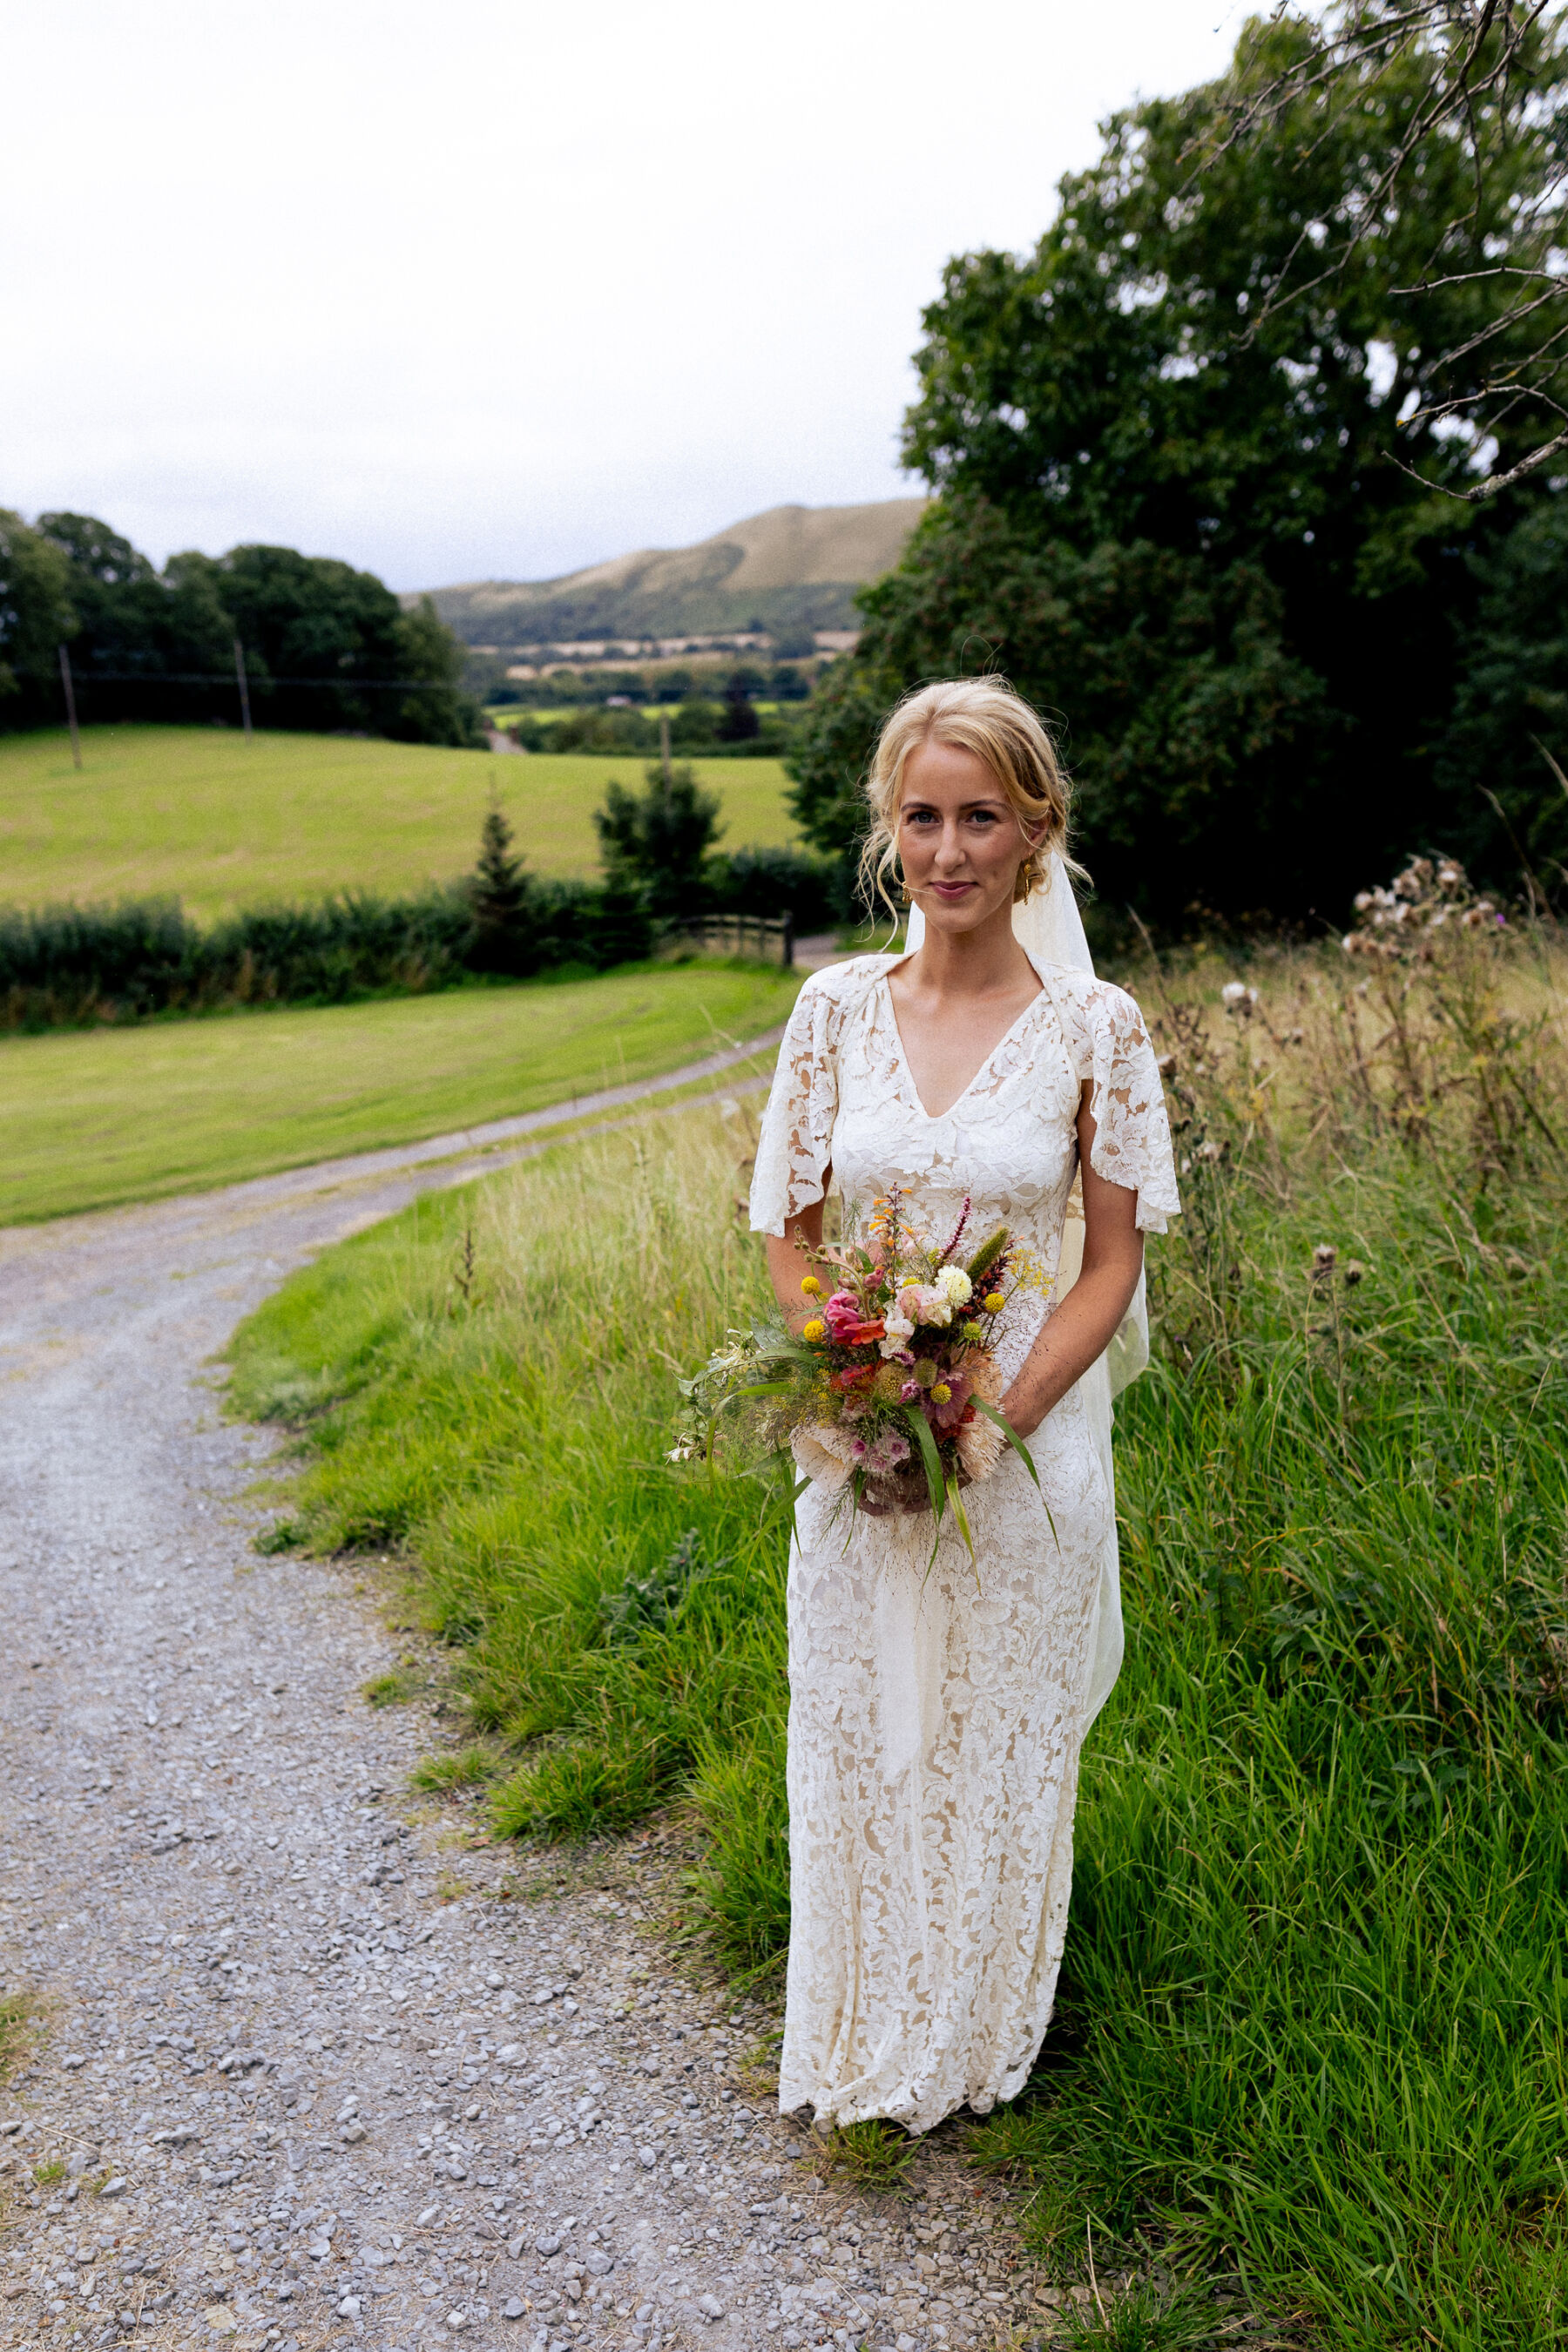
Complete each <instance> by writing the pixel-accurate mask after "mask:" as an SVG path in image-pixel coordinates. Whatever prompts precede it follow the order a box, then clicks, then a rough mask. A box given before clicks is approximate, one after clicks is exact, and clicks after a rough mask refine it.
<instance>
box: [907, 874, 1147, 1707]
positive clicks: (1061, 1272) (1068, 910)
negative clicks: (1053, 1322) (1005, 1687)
mask: <svg viewBox="0 0 1568 2352" xmlns="http://www.w3.org/2000/svg"><path fill="white" fill-rule="evenodd" d="M1013 930H1014V933H1015V935H1016V939H1017V940H1018V944H1019V945H1020V947H1021V948H1022V949H1023V950H1024V952H1025V954H1026V956H1027V957H1028V959H1029V961H1030V962H1031V963H1032V964H1033V965H1034V967H1035V970H1036V971H1037V972H1038V973H1039V975H1040V979H1041V981H1042V982H1043V983H1044V985H1045V986H1046V988H1047V989H1049V988H1050V986H1051V974H1052V970H1053V967H1054V968H1056V969H1058V970H1066V971H1085V972H1090V973H1092V971H1094V959H1093V957H1092V956H1091V955H1090V954H1089V941H1088V940H1087V939H1086V937H1085V936H1084V929H1083V917H1082V916H1081V915H1080V914H1079V910H1078V900H1077V898H1075V897H1074V896H1073V887H1072V877H1070V875H1069V874H1068V870H1067V868H1066V866H1064V865H1063V864H1062V861H1061V859H1060V858H1059V857H1058V855H1057V853H1056V851H1055V850H1053V851H1052V852H1051V856H1050V862H1049V868H1048V881H1047V887H1046V888H1045V889H1044V890H1037V891H1033V892H1031V893H1030V895H1029V897H1028V898H1026V899H1022V900H1020V901H1019V902H1018V903H1017V904H1016V906H1015V907H1014V908H1013ZM924 937H925V917H924V916H923V915H922V914H921V910H920V908H918V907H911V908H910V914H909V924H908V930H907V940H908V947H907V950H906V952H907V953H909V954H910V955H912V954H913V953H914V951H915V950H916V949H917V948H918V947H919V946H920V944H921V940H923V939H924ZM1083 1238H1084V1224H1083V1190H1082V1184H1081V1181H1079V1182H1075V1183H1074V1185H1073V1189H1072V1197H1071V1199H1070V1200H1069V1202H1068V1215H1067V1223H1066V1226H1065V1228H1064V1230H1063V1233H1062V1254H1061V1264H1060V1266H1059V1269H1058V1275H1057V1287H1056V1295H1057V1299H1058V1303H1059V1301H1060V1300H1061V1299H1063V1298H1065V1297H1066V1296H1067V1294H1068V1291H1069V1290H1070V1289H1071V1288H1072V1286H1073V1284H1074V1283H1075V1282H1076V1281H1077V1280H1078V1277H1079V1271H1080V1269H1081V1267H1082V1265H1083ZM1148 1361H1149V1305H1148V1296H1147V1292H1146V1290H1145V1286H1144V1282H1143V1277H1142V1275H1140V1276H1139V1277H1138V1287H1137V1289H1136V1290H1135V1291H1134V1292H1133V1294H1132V1299H1131V1305H1130V1306H1129V1307H1128V1309H1127V1312H1126V1314H1125V1315H1124V1316H1123V1317H1122V1319H1121V1327H1120V1328H1119V1329H1118V1331H1117V1332H1116V1335H1115V1337H1114V1338H1113V1339H1112V1340H1111V1342H1110V1346H1109V1347H1108V1348H1107V1349H1106V1351H1105V1353H1104V1355H1103V1356H1100V1357H1097V1358H1096V1360H1095V1361H1094V1362H1093V1363H1092V1364H1091V1365H1090V1366H1089V1370H1088V1371H1087V1372H1085V1373H1084V1375H1083V1377H1082V1379H1081V1380H1080V1381H1079V1383H1078V1386H1079V1392H1080V1394H1081V1395H1082V1398H1083V1402H1084V1410H1085V1412H1086V1413H1087V1415H1088V1419H1089V1429H1090V1431H1091V1432H1092V1433H1093V1437H1094V1444H1095V1451H1096V1452H1097V1454H1099V1456H1100V1467H1101V1469H1102V1470H1103V1471H1104V1473H1105V1484H1106V1489H1107V1492H1108V1493H1110V1494H1111V1495H1114V1494H1115V1491H1116V1488H1115V1481H1114V1477H1113V1475H1112V1470H1111V1454H1110V1418H1111V1399H1112V1398H1113V1397H1115V1396H1119V1395H1120V1394H1121V1391H1122V1390H1123V1389H1124V1388H1125V1387H1126V1386H1127V1384H1128V1382H1129V1381H1135V1380H1136V1379H1137V1377H1138V1375H1139V1373H1140V1372H1141V1371H1142V1370H1143V1368H1144V1366H1145V1365H1146V1364H1147V1363H1148ZM1107 1555H1108V1556H1107V1557H1106V1559H1104V1560H1103V1561H1102V1563H1101V1570H1100V1596H1099V1601H1098V1605H1097V1608H1096V1623H1095V1630H1094V1633H1093V1635H1092V1637H1091V1640H1090V1644H1089V1656H1090V1661H1091V1664H1090V1670H1089V1700H1088V1712H1087V1717H1086V1727H1087V1724H1088V1722H1089V1721H1092V1719H1093V1717H1095V1716H1096V1715H1098V1714H1099V1712H1100V1708H1101V1707H1102V1706H1104V1704H1105V1701H1106V1699H1107V1698H1108V1697H1109V1696H1110V1686H1111V1685H1112V1683H1114V1681H1115V1680H1116V1676H1117V1673H1118V1671H1119V1669H1120V1667H1121V1650H1122V1633H1121V1576H1120V1571H1119V1568H1118V1563H1117V1557H1116V1537H1115V1531H1114V1524H1113V1526H1112V1532H1111V1535H1110V1542H1109V1545H1108V1548H1107Z"/></svg>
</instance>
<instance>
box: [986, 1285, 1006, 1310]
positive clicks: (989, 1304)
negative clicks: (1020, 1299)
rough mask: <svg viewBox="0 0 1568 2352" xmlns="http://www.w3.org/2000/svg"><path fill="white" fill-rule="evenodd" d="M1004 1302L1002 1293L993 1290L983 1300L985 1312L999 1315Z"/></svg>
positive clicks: (1004, 1304)
mask: <svg viewBox="0 0 1568 2352" xmlns="http://www.w3.org/2000/svg"><path fill="white" fill-rule="evenodd" d="M1006 1304H1007V1302H1006V1300H1005V1298H1004V1297H1003V1296H1002V1293H1001V1292H1000V1291H999V1290H993V1291H992V1292H991V1293H990V1294H989V1296H988V1297H987V1298H986V1300H985V1312H986V1313H987V1315H1000V1314H1001V1312H1002V1309H1003V1308H1004V1307H1005V1306H1006Z"/></svg>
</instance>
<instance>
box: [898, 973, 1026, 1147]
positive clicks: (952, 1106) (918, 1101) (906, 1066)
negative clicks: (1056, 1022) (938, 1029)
mask: <svg viewBox="0 0 1568 2352" xmlns="http://www.w3.org/2000/svg"><path fill="white" fill-rule="evenodd" d="M1024 953H1025V955H1026V958H1027V960H1028V965H1029V970H1030V971H1032V972H1033V973H1034V975H1035V978H1036V979H1037V981H1038V982H1039V983H1040V984H1039V986H1038V988H1037V990H1036V991H1035V993H1034V994H1033V996H1031V997H1030V999H1029V1001H1028V1003H1027V1004H1026V1005H1024V1006H1023V1007H1022V1008H1021V1010H1020V1011H1019V1012H1018V1013H1016V1014H1015V1016H1014V1018H1013V1019H1012V1020H1011V1021H1010V1022H1009V1023H1008V1024H1007V1026H1006V1028H1005V1030H1004V1031H1003V1032H1002V1034H1001V1035H1000V1037H998V1038H997V1040H996V1043H995V1044H994V1045H993V1046H992V1048H991V1051H990V1052H989V1053H988V1054H987V1055H986V1056H985V1058H984V1061H983V1062H982V1063H981V1065H980V1067H979V1068H978V1069H977V1070H976V1071H975V1073H974V1075H973V1077H972V1078H971V1079H970V1081H969V1083H968V1085H967V1086H966V1087H963V1089H962V1091H961V1092H960V1093H958V1094H956V1095H954V1097H953V1098H952V1101H951V1102H950V1103H949V1104H948V1107H947V1108H946V1109H945V1110H936V1111H931V1110H927V1108H926V1107H925V1098H924V1097H923V1096H922V1095H921V1090H920V1087H919V1086H918V1084H917V1083H916V1080H915V1073H914V1066H913V1064H912V1063H911V1062H910V1056H909V1052H908V1049H907V1048H906V1046H905V1045H904V1033H903V1031H902V1030H901V1029H900V1026H899V1008H898V1006H897V1005H896V1004H895V1003H894V1002H893V990H892V978H893V974H894V973H895V972H896V971H898V969H899V966H900V964H905V963H908V961H910V959H909V957H908V956H907V955H901V956H900V957H898V958H897V959H896V961H893V962H892V963H890V964H889V966H888V968H887V970H886V971H884V972H883V974H882V978H881V982H880V985H881V988H882V992H883V993H884V995H885V996H886V997H887V1000H888V1013H889V1017H890V1019H891V1021H892V1024H893V1035H894V1037H895V1038H896V1039H897V1041H898V1049H899V1061H900V1066H901V1067H902V1071H903V1075H904V1077H905V1079H906V1080H907V1082H908V1085H909V1089H910V1094H911V1095H912V1096H913V1097H914V1104H915V1108H916V1109H917V1110H918V1111H919V1113H920V1115H921V1118H923V1119H924V1120H925V1121H926V1123H927V1124H928V1126H931V1127H940V1126H941V1125H942V1120H943V1119H944V1118H952V1115H953V1112H954V1111H955V1110H957V1109H958V1108H959V1107H960V1106H961V1104H963V1103H965V1102H967V1101H968V1099H969V1097H970V1096H971V1095H972V1094H973V1092H974V1089H975V1087H977V1086H978V1085H979V1084H980V1081H981V1079H982V1078H983V1077H984V1076H985V1073H986V1071H987V1070H988V1069H989V1068H990V1067H991V1065H992V1063H993V1062H994V1060H995V1059H996V1056H997V1055H998V1054H999V1053H1000V1052H1001V1051H1002V1048H1003V1046H1004V1045H1005V1044H1006V1043H1007V1040H1008V1039H1009V1038H1010V1037H1011V1036H1012V1034H1013V1033H1014V1031H1015V1030H1016V1028H1017V1027H1018V1025H1019V1024H1020V1023H1021V1022H1023V1021H1025V1020H1026V1019H1027V1017H1028V1015H1029V1014H1030V1013H1032V1012H1033V1011H1034V1009H1035V1007H1036V1005H1037V1004H1038V1003H1039V1001H1040V999H1041V997H1042V996H1049V995H1050V990H1049V989H1048V988H1047V985H1046V977H1045V974H1044V972H1042V971H1041V970H1040V967H1039V965H1038V964H1037V962H1036V961H1035V959H1034V957H1033V956H1032V955H1030V954H1029V950H1028V949H1027V948H1026V949H1025V950H1024ZM1053 1002H1054V1000H1053Z"/></svg>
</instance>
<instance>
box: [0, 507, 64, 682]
mask: <svg viewBox="0 0 1568 2352" xmlns="http://www.w3.org/2000/svg"><path fill="white" fill-rule="evenodd" d="M75 626H76V615H75V614H74V613H73V612H72V610H71V605H70V575H69V572H68V567H67V564H66V562H65V559H64V557H63V556H62V555H61V554H60V551H59V550H58V548H57V547H53V546H51V545H50V543H49V541H47V539H46V538H44V537H43V536H42V534H41V533H40V532H38V531H36V530H29V528H28V526H27V525H26V523H25V522H24V521H23V520H22V518H21V516H20V515H18V514H12V513H11V512H10V511H9V509H6V508H4V507H0V726H6V727H37V726H40V725H42V724H43V723H44V721H45V720H46V719H58V716H59V711H60V689H59V671H58V667H57V665H58V659H59V647H60V645H61V643H62V641H63V640H64V639H65V638H67V637H68V636H69V635H70V633H71V631H72V630H73V629H74V628H75Z"/></svg>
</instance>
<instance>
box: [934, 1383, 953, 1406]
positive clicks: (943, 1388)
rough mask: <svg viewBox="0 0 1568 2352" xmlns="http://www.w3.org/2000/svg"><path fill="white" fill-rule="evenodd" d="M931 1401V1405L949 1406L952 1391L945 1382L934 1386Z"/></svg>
mask: <svg viewBox="0 0 1568 2352" xmlns="http://www.w3.org/2000/svg"><path fill="white" fill-rule="evenodd" d="M931 1402H932V1404H951V1402H952V1390H951V1389H950V1388H949V1387H948V1385H947V1382H946V1381H938V1382H937V1384H936V1386H935V1387H934V1388H933V1389H932V1391H931Z"/></svg>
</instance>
